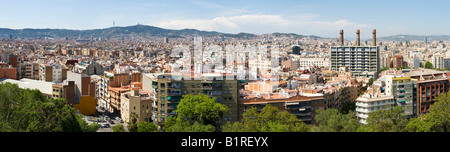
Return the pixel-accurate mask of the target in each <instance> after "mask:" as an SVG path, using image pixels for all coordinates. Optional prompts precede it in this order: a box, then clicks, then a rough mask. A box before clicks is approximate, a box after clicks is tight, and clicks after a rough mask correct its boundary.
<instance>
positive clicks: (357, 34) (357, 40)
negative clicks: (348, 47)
mask: <svg viewBox="0 0 450 152" xmlns="http://www.w3.org/2000/svg"><path fill="white" fill-rule="evenodd" d="M356 46H361V45H360V41H359V29H358V30H356Z"/></svg>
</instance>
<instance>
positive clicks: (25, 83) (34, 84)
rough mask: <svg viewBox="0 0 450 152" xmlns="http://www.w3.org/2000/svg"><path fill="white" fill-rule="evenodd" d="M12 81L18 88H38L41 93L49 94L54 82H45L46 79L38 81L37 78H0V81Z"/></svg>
mask: <svg viewBox="0 0 450 152" xmlns="http://www.w3.org/2000/svg"><path fill="white" fill-rule="evenodd" d="M6 82H9V83H13V84H17V85H18V86H19V88H22V89H38V90H39V91H41V92H42V93H43V94H49V95H51V94H52V92H53V84H55V83H54V82H46V81H39V80H33V79H27V78H23V79H20V80H13V79H0V83H6Z"/></svg>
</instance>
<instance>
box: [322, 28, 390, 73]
mask: <svg viewBox="0 0 450 152" xmlns="http://www.w3.org/2000/svg"><path fill="white" fill-rule="evenodd" d="M357 37H358V38H359V30H358V32H357ZM373 37H374V40H373V44H372V46H360V44H359V39H358V42H357V46H343V45H344V43H343V30H341V46H332V47H331V48H330V55H331V57H330V61H331V64H330V68H331V70H335V71H338V70H339V67H342V66H347V67H348V69H349V71H350V72H351V73H352V76H365V77H372V78H377V77H378V73H379V69H380V68H381V67H380V64H379V60H380V55H379V52H380V48H379V47H378V46H376V39H375V30H374V31H373Z"/></svg>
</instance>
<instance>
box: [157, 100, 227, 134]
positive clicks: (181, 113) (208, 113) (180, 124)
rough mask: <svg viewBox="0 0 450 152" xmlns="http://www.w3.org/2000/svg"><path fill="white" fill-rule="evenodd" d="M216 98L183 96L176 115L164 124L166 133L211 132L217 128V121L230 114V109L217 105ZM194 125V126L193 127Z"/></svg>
mask: <svg viewBox="0 0 450 152" xmlns="http://www.w3.org/2000/svg"><path fill="white" fill-rule="evenodd" d="M215 100H216V98H210V97H209V96H207V95H204V94H201V93H200V94H198V95H195V96H194V95H192V94H187V95H183V99H181V100H180V103H179V104H178V106H177V110H175V112H176V115H175V116H173V117H171V118H169V119H167V121H166V122H165V123H164V130H166V131H169V132H170V131H188V130H184V129H181V128H190V127H194V128H192V129H197V130H199V131H210V129H211V128H214V130H215V128H216V127H217V126H216V121H217V120H218V119H221V118H222V117H223V115H224V114H226V113H229V112H230V109H229V108H228V107H227V106H225V105H223V104H221V103H217V102H216V101H215ZM192 125H193V126H192Z"/></svg>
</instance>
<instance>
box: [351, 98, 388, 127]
mask: <svg viewBox="0 0 450 152" xmlns="http://www.w3.org/2000/svg"><path fill="white" fill-rule="evenodd" d="M394 104H395V101H394V96H392V95H378V96H374V95H369V94H365V95H363V96H361V97H358V98H357V99H356V116H357V117H358V121H359V122H360V123H362V124H367V118H368V117H369V114H370V113H372V112H375V111H377V110H381V109H384V108H393V107H394Z"/></svg>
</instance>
